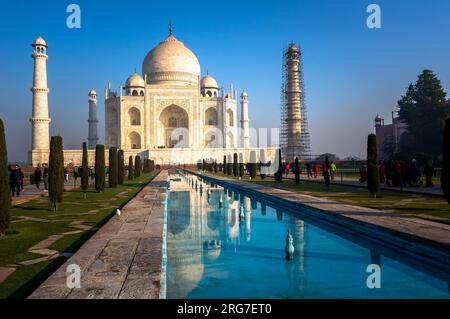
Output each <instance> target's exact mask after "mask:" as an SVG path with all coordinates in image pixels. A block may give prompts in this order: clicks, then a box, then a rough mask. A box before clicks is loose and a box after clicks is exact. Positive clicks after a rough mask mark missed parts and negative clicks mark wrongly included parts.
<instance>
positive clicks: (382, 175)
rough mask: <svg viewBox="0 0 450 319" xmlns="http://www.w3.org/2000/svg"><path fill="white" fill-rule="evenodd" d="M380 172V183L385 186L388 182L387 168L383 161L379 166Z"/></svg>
mask: <svg viewBox="0 0 450 319" xmlns="http://www.w3.org/2000/svg"><path fill="white" fill-rule="evenodd" d="M378 170H379V171H380V183H381V184H384V183H385V182H386V168H385V166H384V164H383V162H382V161H380V163H379V165H378Z"/></svg>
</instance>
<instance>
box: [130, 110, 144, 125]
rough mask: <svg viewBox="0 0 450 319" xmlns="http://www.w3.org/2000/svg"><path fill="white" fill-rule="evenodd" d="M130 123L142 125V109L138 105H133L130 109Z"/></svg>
mask: <svg viewBox="0 0 450 319" xmlns="http://www.w3.org/2000/svg"><path fill="white" fill-rule="evenodd" d="M128 117H129V120H130V125H133V126H134V125H141V111H139V109H138V108H137V107H134V106H133V107H131V108H130V109H129V110H128Z"/></svg>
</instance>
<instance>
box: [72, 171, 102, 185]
mask: <svg viewBox="0 0 450 319" xmlns="http://www.w3.org/2000/svg"><path fill="white" fill-rule="evenodd" d="M105 172H107V168H105ZM82 175H83V167H81V166H79V167H74V169H73V186H76V185H77V180H78V178H81V176H82ZM88 175H89V179H90V182H91V183H93V182H94V180H95V173H94V167H89V170H88ZM67 179H69V174H68V173H67Z"/></svg>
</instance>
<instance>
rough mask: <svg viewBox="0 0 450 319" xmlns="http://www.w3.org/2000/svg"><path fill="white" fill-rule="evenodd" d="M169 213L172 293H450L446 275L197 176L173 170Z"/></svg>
mask: <svg viewBox="0 0 450 319" xmlns="http://www.w3.org/2000/svg"><path fill="white" fill-rule="evenodd" d="M167 218H168V221H167V227H168V233H167V287H166V291H167V298H449V297H450V294H449V284H448V282H449V281H450V276H449V275H448V274H446V273H442V272H439V274H438V272H435V271H434V270H433V269H431V268H429V267H426V266H424V265H420V264H419V265H418V264H417V263H415V262H414V260H411V261H409V260H407V259H405V258H404V257H398V256H397V254H396V253H395V252H390V251H386V249H383V248H380V247H376V246H373V245H371V244H370V243H369V244H368V243H364V242H363V241H362V240H359V239H358V238H352V237H351V236H348V235H346V234H339V233H338V232H335V231H333V229H327V228H329V227H324V226H323V225H320V224H318V223H315V222H314V221H306V220H304V219H302V217H301V212H298V213H288V212H286V211H285V210H282V209H277V207H274V206H270V205H267V204H265V202H264V201H261V200H259V199H258V198H254V199H253V198H250V197H247V196H244V195H242V194H240V193H239V192H237V191H235V190H234V189H229V188H228V189H226V188H225V189H224V188H223V187H221V186H218V185H212V184H210V183H207V182H205V181H201V180H200V179H198V178H197V177H196V176H193V175H184V174H181V173H180V175H176V176H172V181H171V182H170V192H169V197H168V202H167ZM288 230H290V233H291V235H292V239H293V246H294V249H295V252H294V258H293V259H292V260H286V258H285V256H286V252H285V246H286V236H287V234H288ZM371 264H372V265H373V264H374V265H379V267H380V268H379V270H380V271H379V272H378V271H377V269H375V270H374V269H373V268H371V269H370V270H369V271H368V269H367V268H368V266H369V265H371ZM378 274H379V276H378ZM374 276H375V277H374ZM376 276H378V277H376ZM368 278H369V279H368ZM378 279H379V281H377V280H378ZM368 281H369V285H368ZM378 283H379V284H380V288H369V286H370V287H373V286H374V285H375V286H376V285H377V284H378Z"/></svg>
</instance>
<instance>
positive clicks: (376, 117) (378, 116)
mask: <svg viewBox="0 0 450 319" xmlns="http://www.w3.org/2000/svg"><path fill="white" fill-rule="evenodd" d="M381 120H383V118H382V117H381V116H380V115H379V114H377V116H375V121H381Z"/></svg>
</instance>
